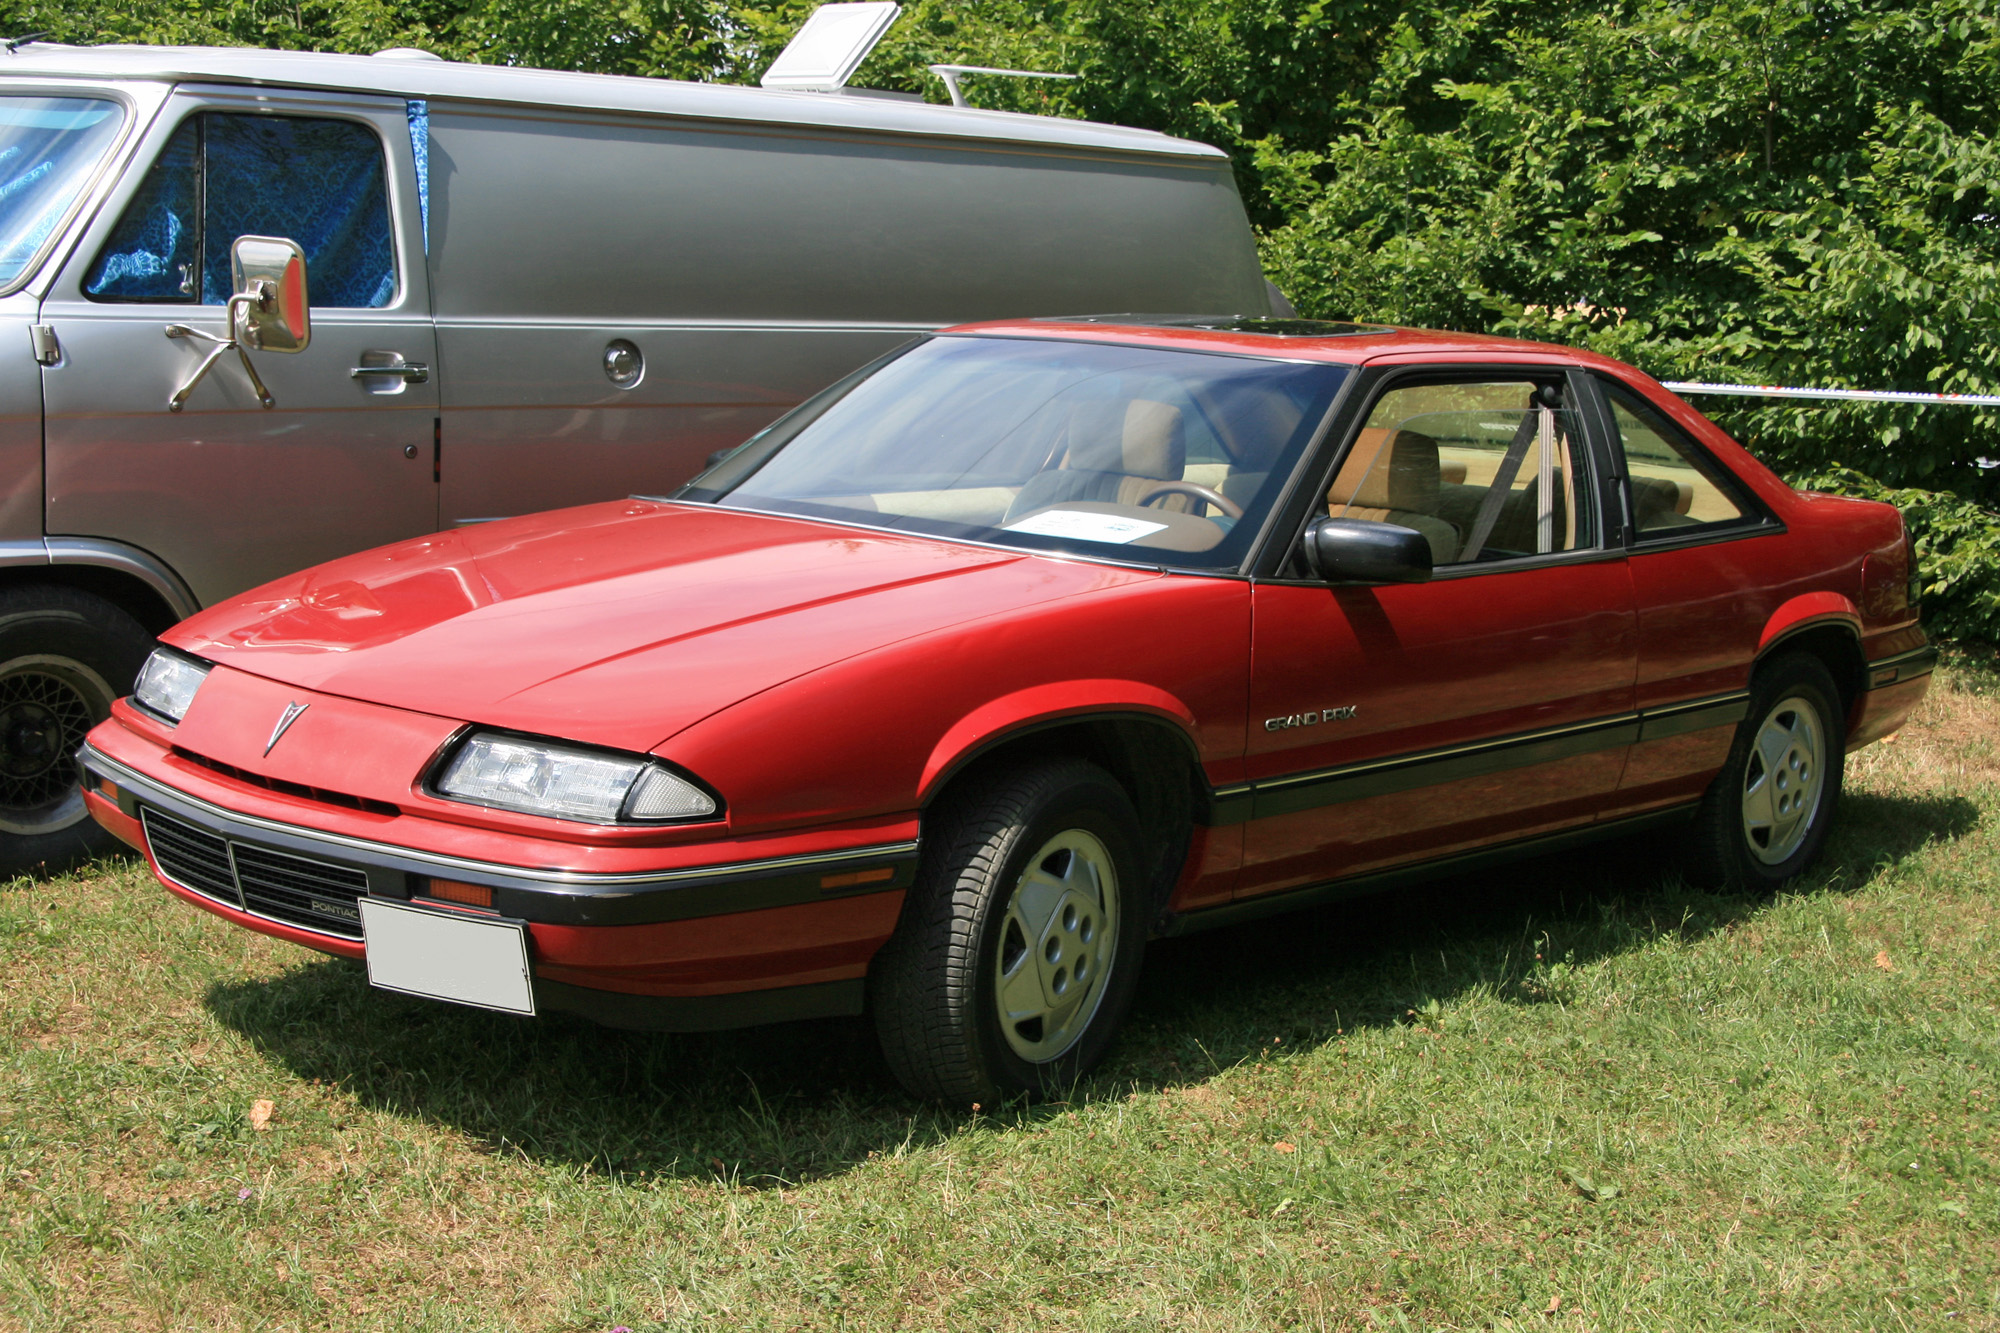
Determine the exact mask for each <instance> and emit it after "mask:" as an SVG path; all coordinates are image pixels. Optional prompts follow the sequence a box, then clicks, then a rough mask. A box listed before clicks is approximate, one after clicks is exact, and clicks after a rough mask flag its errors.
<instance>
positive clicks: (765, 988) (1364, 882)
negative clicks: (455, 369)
mask: <svg viewBox="0 0 2000 1333" xmlns="http://www.w3.org/2000/svg"><path fill="white" fill-rule="evenodd" d="M1914 574H1915V571H1914V569H1913V561H1912V556H1911V548H1910V544H1909V541H1908V539H1907V537H1906V535H1905V533H1904V529H1903V524H1902V521H1901V519H1900V517H1899V516H1898V515H1897V513H1896V511H1895V510H1893V509H1891V508H1888V507H1886V506H1883V505H1879V504H1870V503H1865V502H1862V501H1857V500H1849V499H1837V498H1833V497H1828V496H1822V495H1810V494H1800V493H1797V492H1794V491H1793V490H1791V489H1790V488H1789V487H1787V486H1786V485H1785V484H1784V483H1783V482H1781V481H1780V480H1778V478H1776V477H1775V476H1773V475H1772V474H1771V473H1770V472H1769V471H1767V470H1766V469H1765V468H1763V467H1762V466H1760V465H1759V464H1758V463H1757V462H1756V461H1755V460H1754V459H1752V458H1751V457H1750V456H1749V455H1748V454H1747V453H1745V452H1744V450H1743V449H1742V448H1741V447H1740V446H1738V445H1737V444H1736V443H1734V442H1733V441H1732V440H1730V439H1729V438H1728V437H1727V436H1726V435H1724V434H1723V433H1722V432H1721V431H1720V430H1718V429H1716V427H1715V426H1713V425H1711V424H1710V423H1709V422H1708V421H1706V420H1705V419H1703V418H1702V417H1701V416H1700V415H1699V414H1697V413H1696V412H1694V411H1692V410H1690V409H1689V408H1688V407H1687V406H1686V405H1685V404H1684V403H1682V402H1680V401H1679V400H1678V399H1676V398H1675V397H1673V396H1672V395H1671V394H1669V393H1667V392H1666V391H1664V390H1663V389H1662V388H1661V387H1660V386H1659V385H1658V384H1656V383H1655V382H1653V381H1652V380H1649V379H1647V378H1646V377H1645V376H1644V375H1641V374H1639V373H1638V372H1637V371H1634V370H1633V369H1631V368H1630V367H1628V366H1625V365H1621V364H1619V363H1617V362H1614V361H1609V360H1606V359H1604V358H1602V357H1596V356H1591V355H1589V354H1586V353H1583V352H1578V351H1575V350H1573V349H1569V348H1559V347H1546V346H1537V345H1533V344H1526V343H1517V342H1506V341H1500V340H1497V339H1488V338H1478V337H1468V336H1459V335H1448V334H1435V333H1419V332H1410V331H1406V330H1399V329H1390V328H1380V327H1369V326H1360V325H1347V324H1324V323H1316V322H1311V321H1304V320H1276V319H1265V318H1214V319H1204V318H1165V317H1143V316H1128V317H1118V318H1104V319H1067V320H1050V321H1019V322H1010V323H1000V324H985V325H977V326H971V327H967V328H960V329H954V330H950V331H947V332H945V333H943V334H940V335H938V336H935V337H931V338H927V339H924V340H922V341H919V342H917V343H915V344H913V345H911V346H910V347H908V348H905V349H904V350H902V351H901V352H899V353H897V354H895V355H893V356H890V357H888V358H885V359H884V360H882V361H880V362H877V363H876V364H874V365H872V366H870V367H867V368H865V369H864V370H862V371H860V372H857V373H856V374H854V375H852V376H850V377H848V378H847V379H846V380H843V381H842V382H841V383H839V384H836V385H835V386H833V387H832V388H830V389H828V390H827V391H826V392H824V393H822V394H820V395H819V396H817V397H815V398H814V399H812V400H811V401H809V402H807V403H805V404H804V405H803V406H801V407H799V408H798V409H797V410H795V411H793V412H792V413H790V414H789V415H788V416H786V417H785V418H783V419H782V420H780V421H779V422H778V423H777V424H775V425H773V426H772V427H771V428H769V429H768V430H766V431H764V432H763V433H762V434H760V435H758V436H756V437H755V438H753V439H751V440H750V441H748V442H747V443H745V444H744V445H743V446H741V447H740V448H738V449H737V450H735V451H734V452H732V453H731V454H729V455H728V456H727V457H726V458H724V459H723V460H721V461H720V462H718V463H717V464H716V465H715V466H713V467H711V468H710V469H709V471H707V472H706V473H704V474H703V475H702V476H700V477H698V478H696V479H695V480H694V481H692V482H690V483H689V484H688V485H687V486H685V487H683V488H682V489H681V490H680V491H678V492H676V493H675V494H673V495H670V496H662V497H634V498H633V499H630V500H625V501H619V502H615V503H607V504H599V505H592V506H588V507H585V508H579V509H570V510H564V511H560V512H556V513H546V514H536V515H531V516H527V517H523V518H516V519H510V520H507V521H504V522H496V523H489V524H483V525H480V526H477V527H470V528H464V529H461V530H458V531H455V532H448V533H440V534H438V535H436V536H432V537H426V538H421V539H418V540H414V541H407V542H403V543H400V544H398V545H394V546H387V547H383V548H381V549H380V550H375V551H370V552H367V553H365V554H362V555H357V556H352V557H350V558H348V559H344V560H337V561H335V562H333V563H331V564H327V565H322V566H320V567H318V568H316V569H312V570H308V571H306V572H304V573H302V574H297V575H294V576H292V577H290V578H287V579H282V580H280V581H278V582H276V583H271V584H267V585H266V586H264V587H262V588H259V589H256V590H255V591H252V592H250V593H247V594H245V595H243V596H241V597H238V598H236V599H235V600H233V601H230V602H226V603H224V604H222V605H219V606H216V607H214V608H212V609H210V610H207V611H204V612H202V613H201V614H199V615H197V616H195V617H193V618H192V619H190V620H188V621H186V622H184V623H183V624H181V625H179V626H177V627H175V628H174V629H173V630H171V631H169V632H168V634H167V635H166V636H165V639H166V644H167V646H165V647H163V648H161V649H160V650H159V651H158V652H156V653H155V654H154V655H153V657H152V658H151V659H150V660H149V661H148V663H147V665H146V668H145V670H144V672H143V674H142V675H141V677H140V679H139V683H138V687H137V690H136V692H135V694H134V695H133V697H132V698H130V699H128V700H124V701H121V702H120V703H119V704H118V706H117V708H116V709H115V710H114V713H113V716H112V718H111V720H109V721H107V722H105V723H104V724H103V725H101V726H99V727H98V728H97V729H96V730H95V731H94V732H93V733H91V736H90V741H89V744H88V745H87V746H86V748H85V750H84V752H83V755H82V760H83V763H84V764H85V766H86V767H87V769H88V770H89V774H90V782H89V785H90V790H89V801H90V805H91V808H92V810H93V811H94V812H95V814H96V816H97V818H98V819H99V820H101V821H102V822H103V823H104V824H105V825H106V826H107V827H109V828H110V829H112V830H113V831H114V832H116V833H118V834H119V835H120V836H121V837H123V838H125V839H126V840H127V841H129V842H130V843H132V844H133V845H134V846H136V847H139V848H141V849H143V850H144V851H145V852H146V854H147V856H148V857H149V858H150V860H151V863H152V867H153V869H154V871H155V873H157V874H158V876H159V877H160V879H161V881H162V882H163V883H164V884H166V886H167V887H168V888H169V889H170V890H171V891H172V892H174V893H176V894H178V895H180V896H181V897H183V898H186V899H187V900H188V901H189V902H192V903H194V904H196V905H197V906H199V907H202V908H205V909H207V910H208V911H211V912H214V913H216V914H217V915H218V916H222V917H225V918H227V919H228V920H230V921H234V922H236V923H238V924H239V925H242V926H245V927H247V928H249V929H251V930H257V931H262V932H264V933H266V934H269V935H275V936H278V937H279V938H282V939H288V940H292V941H295V942H297V943H299V944H303V945H306V946H308V947H310V948H314V949H320V950H324V951H326V952H328V953H334V954H341V955H344V956H347V957H351V958H365V959H366V961H367V966H368V971H369V976H370V979H371V980H372V981H373V982H374V983H375V984H377V985H379V986H384V987H387V988H389V989H392V990H399V991H404V992H408V993H412V994H417V995H426V996H432V997H436V998H439V999H446V1000H455V1001H459V1002H461V1003H468V1004H477V1005H484V1006H487V1007H490V1008H495V1009H501V1010H507V1011H512V1012H517V1013H534V1012H537V1011H538V1010H539V1009H562V1010H570V1011H574V1012H579V1013H582V1014H586V1015H589V1016H591V1017H594V1018H596V1019H598V1020H600V1021H603V1022H605V1023H610V1024H616V1025H620V1026H629V1027H646V1028H658V1029H670V1030H671V1029H681V1030H687V1029H699V1028H715V1027H728V1026H733V1025H740V1024H749V1023H757V1022H763V1021H769V1020H773V1019H780V1018H791V1017H802V1016H810V1015H826V1014H848V1013H859V1012H862V1011H863V1010H864V1008H865V1009H867V1010H870V1011H872V1013H873V1015H874V1021H875V1024H876V1026H877V1029H878V1031H879V1033H880V1036H881V1041H882V1045H883V1047H884V1050H885V1051H886V1053H887V1057H888V1060H889V1062H890V1064H891V1066H892V1068H894V1070H895V1071H896V1073H897V1075H898V1076H899V1077H900V1078H901V1079H902V1080H903V1081H904V1082H905V1083H907V1084H908V1086H909V1087H910V1088H912V1089H914V1090H915V1091H917V1092H919V1093H922V1094H926V1095H930V1096H934V1097H940V1098H945V1099H950V1100H954V1101H959V1102H970V1101H975V1100H980V1101H986V1102H988V1103H991V1102H993V1101H994V1100H996V1099H998V1098H1000V1097H1003V1096H1005V1095H1007V1094H1009V1093H1011V1092H1014V1091H1020V1090H1028V1091H1033V1090H1036V1089H1040V1088H1045V1087H1048V1086H1052V1085H1055V1084H1058V1083H1061V1082H1063V1081H1066V1080H1068V1079H1071V1078H1073V1077H1075V1076H1076V1075H1077V1074H1078V1073H1079V1072H1080V1071H1082V1070H1084V1069H1086V1068H1088V1067H1089V1066H1090V1064H1091V1063H1092V1062H1093V1061H1095V1060H1096V1059H1097V1058H1098V1057H1099V1056H1100V1055H1101V1054H1102V1052H1103V1051H1104V1049H1105V1046H1106V1044H1107V1043H1108V1041H1109V1040H1110V1038H1111V1035H1112V1032H1113V1030H1114V1028H1115V1027H1116V1025H1117V1023H1118V1021H1119V1018H1120V1017H1121V1015H1122V1013H1123V1011H1124V1009H1125V1008H1126V1006H1127V1004H1128V1002H1129V1000H1130V997H1131V995H1132V990H1133V983H1134V980H1135V977H1136V975H1137V973H1138V970H1139V966H1140V962H1141V960H1142V958H1143V957H1144V953H1145V945H1146V941H1147V939H1148V938H1149V937H1151V936H1155V935H1159V934H1163V933H1174V932H1180V931H1187V930H1193V929H1199V928H1201V927H1203V926H1206V925H1211V924H1217V923H1222V922H1228V921H1235V920H1238V919H1241V918H1242V917H1244V916H1245V915H1248V914H1252V913H1259V912H1265V911H1277V910H1282V909H1285V908H1290V907H1295V906H1299V905H1302V904H1307V903H1316V902H1321V901H1325V900H1327V899H1329V898H1331V897H1336V896H1339V895H1342V894H1347V893H1354V892H1359V891H1366V890H1371V889H1378V888H1381V887H1383V886H1384V885H1387V884H1391V883H1394V882H1396V881H1398V880H1400V879H1403V878H1407V877H1410V876H1414V875H1423V874H1432V873H1436V872H1439V871H1442V870H1446V869H1460V868H1464V867H1467V866H1469V865H1474V864H1477V863H1479V862H1480V861H1482V860H1485V859H1491V858H1496V857H1506V856H1516V855H1520V854H1523V853H1532V852H1536V851H1540V850H1544V849H1549V848H1553V847H1557V846H1560V845H1565V844H1568V843H1571V842H1575V841H1578V840H1581V839H1585V838H1595V837H1603V836H1608V835H1613V834H1620V833H1627V832H1632V831H1636V830H1639V829H1642V828H1647V827H1654V826H1660V825H1665V824H1669V823H1677V824H1680V825H1682V826H1683V827H1684V829H1685V832H1684V834H1683V835H1682V837H1681V841H1682V842H1683V843H1684V845H1685V846H1686V847H1687V848H1688V849H1689V868H1690V871H1691V873H1694V874H1697V875H1699V876H1702V877H1705V878H1708V879H1711V880H1716V881H1725V882H1734V883H1737V884H1744V885H1752V886H1754V885H1758V884H1775V883H1778V882H1781V881H1783V880H1784V879H1786V878H1787V877H1789V876H1791V875H1794V874H1796V873H1797V872H1798V871H1799V870H1800V869H1801V868H1802V867H1804V866H1805V865H1806V863H1807V862H1809V861H1810V860H1811V859H1812V858H1813V856H1814V855H1815V854H1816V853H1817V851H1818V850H1819V848H1820V846H1821V844H1822V842H1823V841H1824V839H1825V837H1826V834H1827V828H1828V824H1829V823H1830V821H1831V820H1832V818H1833V814H1834V807H1835V804H1836V802H1837V800H1838V797H1839V794H1840V778H1841V762H1842V757H1843V755H1844V754H1845V753H1846V752H1847V751H1849V750H1852V749H1854V748H1855V747H1857V746H1861V745H1865V744H1867V743H1869V742H1870V741H1873V740H1875V739H1877V738H1878V737H1880V736H1882V735H1884V734H1885V733H1886V732H1888V731H1890V730H1891V729H1893V728H1894V727H1896V726H1897V725H1898V724H1899V723H1900V722H1901V720H1902V719H1903V718H1904V717H1905V716H1906V715H1907V714H1908V713H1909V711H1910V709H1911V708H1912V706H1914V705H1915V704H1916V702H1917V701H1918V700H1919V699H1920V698H1921V697H1922V695H1923V693H1924V690H1925V687H1926V684H1927V680H1926V677H1927V675H1928V673H1929V671H1930V669H1931V664H1932V660H1933V656H1934V652H1933V650H1932V649H1930V648H1928V647H1927V646H1926V644H1925V640H1924V636H1923V633H1922V631H1921V630H1920V629H1919V627H1918V623H1917V609H1916V605H1915V598H1914V597H1913V595H1912V591H1911V590H1912V586H1913V579H1914Z"/></svg>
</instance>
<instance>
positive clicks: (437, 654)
mask: <svg viewBox="0 0 2000 1333" xmlns="http://www.w3.org/2000/svg"><path fill="white" fill-rule="evenodd" d="M1149 577H1153V575H1151V574H1150V573H1148V572H1144V571H1135V570H1121V569H1115V568H1110V567H1106V566H1098V565H1088V564H1082V563H1078V562H1071V561H1061V560H1050V559H1043V558H1038V557H1030V556H1023V555H1018V554H1014V553H1010V552H1004V551H993V550H986V549H981V548H977V547H970V546H962V545H957V544H954V543H950V542H943V541H933V540H928V539H925V538H921V537H908V536H902V535H898V534H892V533H873V532H867V531H862V530H856V529H852V528H844V527H837V526H833V525H830V524H822V523H814V522H810V521H806V520H800V519H791V518H780V517H772V516H769V515H760V514H745V513H740V512H735V511H731V510H725V509H717V508H714V507H711V506H707V505H684V504H671V503H653V502H646V501H619V502H613V503H609V504H600V505H591V506H587V507H584V508H581V509H569V510H561V511H555V512H552V513H548V514H535V515H530V516H528V517H525V518H519V519H508V520H504V521H501V522H495V523H489V524H480V525H477V526H472V527H467V528H461V529H458V530H456V531H453V532H449V533H439V534H437V535H435V536H431V537H424V538H419V539H416V540H413V541H407V542H401V543H398V544H396V545H393V546H385V547H382V548H380V549H378V550H374V551H367V552H363V553H362V554H360V555H355V556H349V557H346V558H345V559H341V560H336V561H333V562H331V563H329V564H325V565H320V566H318V567H316V568H314V569H310V570H307V571H305V572H304V573H301V574H295V575H292V576H290V577H288V578H284V579H280V580H278V581H276V582H274V583H269V584H266V585H264V586H263V587H261V588H256V589H253V590H252V591H250V592H248V593H245V594H243V595H242V596H240V597H236V598H233V599H231V600H230V601H227V602H223V603H220V604H219V605H217V606H215V607H213V608H211V609H210V610H207V611H203V612H201V613H200V614H198V615H196V616H194V617H192V618H190V619H189V620H186V621H184V622H182V623H181V624H180V625H178V626H176V627H175V628H174V629H172V630H171V631H169V632H168V633H167V635H166V636H165V638H166V640H167V641H168V642H169V643H172V644H173V645H174V646H176V647H178V648H182V649H184V650H186V651H188V652H191V653H194V654H196V655H198V656H201V657H205V658H208V659H209V660H211V661H215V662H221V663H224V664H226V665H228V666H231V667H234V668H236V669H237V670H240V671H245V672H249V673H252V674H254V675H258V676H262V677H265V678H267V679H270V680H274V681H279V682H282V683H284V684H287V685H291V686H294V687H296V688H299V689H306V690H316V691H320V692H322V693H326V694H333V695H340V696H343V697H346V698H351V699H359V700H364V701H367V702H371V703H380V704H387V705H390V706H392V707H396V708H402V709H407V710H410V711H414V712H421V713H429V714H433V715H438V716H443V717H450V718H454V719H458V720H461V721H466V722H477V723H482V724H485V725H489V726H495V727H505V728H510V729H513V730H518V731H526V732H534V733H538V734H543V735H555V736H564V737H569V738H571V739H575V740H580V741H586V742H591V743H594V744H599V745H608V746H614V747H616V748H619V749H626V750H649V749H653V748H655V747H656V746H658V745H659V744H661V743H662V742H663V741H664V740H665V739H666V738H668V737H670V736H671V735H673V734H674V733H675V732H677V731H679V730H681V729H682V728H684V727H686V726H689V725H691V724H692V723H695V722H698V721H700V720H701V719H702V718H704V717H706V716H708V715H710V714H711V713H714V712H716V711H717V710H719V709H722V708H726V707H728V706H729V705H730V704H732V703H735V702H737V701H738V700H741V699H744V698H748V697H749V696H750V695H752V694H755V693H758V692H759V691H762V690H765V689H769V688H770V687H772V686H774V685H777V684H780V683H782V682H784V681H786V680H789V679H791V678H793V677H795V676H798V675H801V674H803V673H805V672H808V671H811V670H814V669H816V668H818V667H821V666H824V665H826V664H828V663H830V662H835V661H838V660H840V659H842V658H845V657H849V656H852V655H853V654H855V653H859V652H865V651H867V650H869V649H871V648H875V647H879V646H881V645H883V644H886V643H892V642H895V641H897V640H898V639H902V638H907V637H910V636H912V635H916V634H922V633H925V632H928V631H930V630H934V629H938V628H942V627H944V626H947V625H951V624H954V623H959V622H963V621H966V620H970V619H976V618H979V617H983V616H988V615H994V614H998V613H1002V612H1006V611H1017V610H1020V609H1023V608H1024V607H1026V606H1029V605H1033V604H1034V603H1037V602H1040V601H1045V600H1048V599H1050V598H1054V597H1062V596H1069V595H1073V594H1076V593H1080V592H1086V591H1089V590H1091V589H1092V588H1096V587H1105V586H1109V585H1111V584H1113V583H1121V582H1130V581H1132V580H1133V579H1140V578H1149Z"/></svg>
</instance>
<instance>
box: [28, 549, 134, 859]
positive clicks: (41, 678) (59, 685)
mask: <svg viewBox="0 0 2000 1333" xmlns="http://www.w3.org/2000/svg"><path fill="white" fill-rule="evenodd" d="M153 645H154V639H153V636H152V635H150V634H148V633H147V632H146V631H145V630H144V629H143V628H141V627H140V625H139V622H138V621H136V620H134V619H133V618H132V617H131V616H129V615H127V614H126V613H125V612H124V611H121V610H120V609H118V608H117V607H116V606H113V605H112V604H111V603H110V602H107V601H105V600H104V599H103V598H101V597H94V596H92V595H91V594H89V593H87V592H79V591H78V590H76V589H74V588H64V587H57V586H47V585H30V586H26V587H16V588H6V589H0V875H5V876H13V875H23V874H47V873H54V872H56V871H59V870H63V869H66V868H68V867H69V866H72V865H75V864H77V863H79V862H81V861H85V860H88V859H90V858H91V857H93V856H101V855H104V854H107V853H109V852H113V851H116V850H120V849H122V848H123V846H124V844H122V843H120V842H119V841H118V840H117V839H116V838H114V837H112V836H111V835H110V834H109V833H107V832H105V831H104V830H103V829H102V828H99V827H98V825H97V822H96V821H95V820H93V819H91V817H90V815H89V812H88V811H86V810H85V809H84V805H83V793H82V789H81V787H80V786H79V783H80V781H81V778H82V772H81V770H80V769H79V768H78V767H77V764H76V750H77V747H78V746H79V745H81V744H83V738H84V735H85V734H86V733H87V732H88V731H89V730H90V729H91V728H92V727H94V726H96V725H97V724H98V723H99V722H102V721H103V720H104V719H105V718H107V717H109V716H110V715H111V701H112V700H113V699H115V698H117V697H119V696H120V695H124V694H130V693H131V692H132V683H133V681H135V680H136V679H137V678H138V675H139V668H140V667H141V666H142V665H143V664H144V663H145V661H146V655H147V654H148V653H150V652H151V651H152V650H153Z"/></svg>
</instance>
